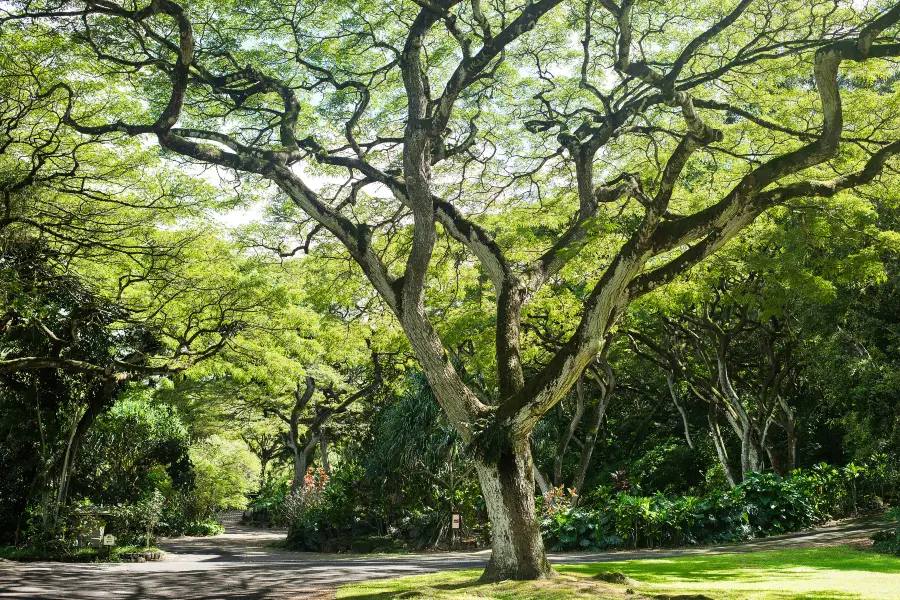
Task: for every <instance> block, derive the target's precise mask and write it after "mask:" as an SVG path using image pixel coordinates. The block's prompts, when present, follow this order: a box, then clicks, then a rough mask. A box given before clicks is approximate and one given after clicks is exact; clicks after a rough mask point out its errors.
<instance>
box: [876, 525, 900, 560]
mask: <svg viewBox="0 0 900 600" xmlns="http://www.w3.org/2000/svg"><path fill="white" fill-rule="evenodd" d="M872 539H873V540H874V541H875V544H874V546H873V547H874V548H875V550H877V551H878V552H884V553H886V554H896V555H897V556H900V527H897V528H896V529H888V530H887V531H879V532H878V533H876V534H875V535H873V536H872Z"/></svg>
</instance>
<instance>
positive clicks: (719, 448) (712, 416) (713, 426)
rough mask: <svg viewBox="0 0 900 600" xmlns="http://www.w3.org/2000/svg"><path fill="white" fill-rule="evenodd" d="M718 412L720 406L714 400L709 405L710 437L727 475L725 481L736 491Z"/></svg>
mask: <svg viewBox="0 0 900 600" xmlns="http://www.w3.org/2000/svg"><path fill="white" fill-rule="evenodd" d="M718 412H719V411H718V404H717V403H716V402H715V401H714V400H713V401H711V402H710V403H709V412H708V413H707V419H708V421H709V435H710V436H712V439H713V444H714V445H715V447H716V456H718V457H719V464H721V465H722V471H724V473H725V481H727V482H728V487H730V488H732V489H734V488H735V487H736V486H737V484H736V483H735V480H734V476H733V475H732V474H731V467H730V466H729V465H728V454H727V452H726V451H725V442H724V440H722V432H721V431H719V422H718Z"/></svg>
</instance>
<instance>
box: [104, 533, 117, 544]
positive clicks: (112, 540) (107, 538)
mask: <svg viewBox="0 0 900 600" xmlns="http://www.w3.org/2000/svg"><path fill="white" fill-rule="evenodd" d="M103 545H104V546H115V545H116V536H114V535H112V534H109V533H107V534H106V535H104V536H103Z"/></svg>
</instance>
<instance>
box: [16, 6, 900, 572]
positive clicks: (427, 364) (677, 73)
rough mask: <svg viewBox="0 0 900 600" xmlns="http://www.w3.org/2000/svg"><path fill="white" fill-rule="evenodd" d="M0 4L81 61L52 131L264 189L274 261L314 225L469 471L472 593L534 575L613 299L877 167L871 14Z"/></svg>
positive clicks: (877, 59)
mask: <svg viewBox="0 0 900 600" xmlns="http://www.w3.org/2000/svg"><path fill="white" fill-rule="evenodd" d="M3 10H4V12H5V16H4V17H3V18H2V22H3V23H4V25H3V26H4V29H6V30H13V29H16V30H20V31H21V30H24V31H26V32H28V33H29V34H30V35H33V36H43V38H44V39H45V40H46V41H45V43H46V45H47V52H48V59H49V60H52V61H68V60H72V58H73V57H77V58H78V59H79V60H78V62H77V63H76V62H73V63H72V64H79V65H80V64H86V65H89V66H88V67H86V68H85V69H83V72H82V73H80V74H78V75H77V76H76V75H75V74H74V73H73V75H72V76H71V78H70V80H69V81H60V80H57V81H53V80H47V81H45V84H46V85H45V91H44V92H43V93H44V94H47V95H49V94H53V95H54V96H53V97H59V98H62V99H64V100H65V102H66V103H67V108H66V109H65V111H64V114H63V120H64V122H65V123H66V124H67V125H68V126H69V127H71V128H72V129H74V130H75V131H77V132H80V133H81V134H83V135H86V136H104V135H119V134H126V135H129V136H148V137H153V138H155V139H156V140H157V141H158V143H159V145H160V146H161V147H162V148H163V149H164V150H165V151H166V152H167V153H168V154H169V155H170V156H173V157H182V159H183V160H185V161H187V162H189V163H192V164H198V163H199V164H201V165H206V166H210V165H212V166H216V167H223V168H225V169H227V170H231V171H234V172H239V173H242V174H249V175H252V176H254V177H255V178H256V179H262V180H266V181H268V182H271V183H272V184H274V186H276V187H277V188H278V190H279V191H280V193H281V194H283V196H284V197H287V198H289V199H290V201H291V202H293V203H294V204H295V205H296V207H298V208H299V210H300V211H302V212H303V213H305V215H306V216H307V217H308V222H304V223H303V225H302V226H301V231H299V232H298V238H300V241H299V242H298V244H297V248H298V249H299V248H306V249H309V248H310V247H311V244H310V242H309V240H311V239H312V237H314V236H321V235H322V234H323V232H327V234H329V235H330V238H331V239H332V240H336V241H337V242H339V243H340V244H341V245H342V246H343V247H344V248H345V249H346V252H347V253H349V255H350V256H351V257H352V258H353V260H354V261H355V262H356V264H357V265H358V267H359V269H361V271H362V272H363V273H364V274H365V276H366V277H367V279H368V280H369V282H370V283H371V285H372V287H373V288H374V290H375V291H376V292H377V294H378V296H379V299H380V301H381V302H383V303H384V305H386V306H387V307H388V309H389V310H390V311H391V312H392V313H393V314H394V315H395V317H396V319H397V321H398V322H399V324H400V326H401V328H402V330H403V332H404V333H405V335H406V337H407V339H408V340H409V343H410V345H411V347H412V350H413V352H414V353H415V355H416V357H417V359H418V361H419V363H420V364H421V367H422V369H423V371H424V373H425V375H426V377H427V378H428V381H429V383H430V385H431V388H432V389H433V391H434V394H435V396H436V398H437V400H438V402H439V403H440V404H441V406H442V407H443V409H444V410H445V411H446V413H447V415H448V417H449V419H450V421H451V423H452V424H453V425H454V426H455V427H456V428H457V429H458V431H459V432H460V434H461V436H462V437H463V439H464V440H465V441H466V442H467V443H469V444H470V446H471V447H472V448H473V449H474V450H475V456H476V457H477V458H476V468H477V471H478V475H479V478H480V481H481V486H482V491H483V494H484V497H485V501H486V504H487V507H488V512H489V514H490V518H491V522H492V531H493V553H492V557H491V561H490V564H489V566H488V568H487V571H486V572H485V578H486V579H503V578H515V579H525V578H540V577H546V576H548V575H550V574H551V573H552V571H551V569H550V566H549V564H548V562H547V560H546V557H545V554H544V549H543V544H542V542H541V538H540V532H539V528H538V523H537V520H536V518H535V509H534V501H533V490H534V481H533V474H532V469H533V467H532V459H531V452H530V442H529V437H530V434H531V431H532V429H533V428H534V426H535V424H536V423H537V422H538V421H539V419H540V418H541V416H542V415H543V414H545V413H546V412H547V411H548V410H549V409H550V408H552V407H553V406H554V404H556V403H557V402H558V401H559V400H560V399H561V398H562V397H563V396H564V395H565V394H566V393H567V392H568V390H569V389H570V388H571V386H572V385H573V384H574V383H575V382H576V381H577V380H578V378H579V377H580V376H581V374H582V372H583V370H584V369H585V367H586V366H587V365H588V364H590V363H591V361H593V360H594V358H595V356H596V355H597V353H598V350H599V349H600V346H601V343H602V340H603V339H604V336H605V335H606V334H607V333H608V332H609V331H610V330H611V328H613V327H614V325H615V323H616V319H617V317H618V316H620V315H621V314H622V313H623V312H624V311H625V309H626V308H627V307H628V305H629V303H630V302H632V301H633V300H635V299H636V298H638V297H640V296H642V295H645V294H647V293H649V292H651V291H652V290H654V289H656V288H658V287H659V286H661V285H663V284H665V283H667V282H670V281H671V280H673V279H674V278H676V277H678V276H679V275H681V274H682V273H684V272H686V271H687V270H689V269H690V268H691V267H692V266H693V265H695V264H697V263H698V262H700V261H702V260H703V259H704V258H706V257H707V256H709V255H710V254H712V253H714V252H716V251H717V250H719V249H720V248H722V247H723V246H724V245H725V244H726V243H727V242H728V241H729V240H731V239H732V238H734V237H735V236H736V235H737V233H738V232H740V231H741V230H742V229H743V228H745V227H746V226H747V225H748V224H750V223H751V222H752V221H753V220H754V219H755V218H756V217H757V216H758V215H760V214H761V213H762V212H764V211H766V210H767V209H768V208H770V207H772V206H775V205H777V204H780V203H787V202H791V201H793V200H795V199H797V198H814V197H817V196H832V195H835V194H838V193H841V192H843V191H844V190H848V189H852V188H855V187H858V186H864V185H866V184H868V183H870V182H871V181H872V180H873V179H875V178H876V177H878V176H879V175H880V173H881V172H882V170H883V169H884V167H885V166H886V165H887V164H888V162H889V161H890V160H892V158H893V157H894V155H895V154H896V153H897V152H900V141H898V140H897V139H895V138H896V135H895V134H896V130H897V122H896V121H897V115H898V114H900V111H897V110H896V103H897V94H896V93H894V88H893V87H892V86H893V84H892V83H891V82H892V81H894V78H895V76H896V72H895V70H894V69H893V67H892V65H891V63H890V61H886V60H884V59H889V58H891V57H895V56H898V55H900V43H897V41H896V31H897V30H896V23H897V21H898V20H900V5H896V4H895V3H893V2H883V1H875V2H871V3H864V4H861V3H859V2H832V1H830V0H829V1H827V2H826V1H819V0H802V1H786V2H785V1H775V0H758V1H754V0H741V1H739V2H726V3H723V2H719V1H704V0H701V1H699V2H693V3H690V4H680V3H667V2H649V1H641V2H636V1H634V0H620V2H619V3H617V2H615V1H613V0H597V1H596V2H594V1H593V0H588V1H587V2H581V1H578V0H572V1H567V2H564V1H563V0H535V1H529V2H524V3H521V4H517V5H511V4H509V3H507V2H501V1H496V2H494V1H490V2H482V1H481V0H470V1H467V2H463V1H460V0H415V1H408V2H400V3H397V2H380V1H378V0H356V1H352V0H351V1H349V2H327V3H323V2H320V1H316V2H305V1H303V0H301V1H299V2H297V1H291V2H288V1H277V0H276V1H272V2H260V3H253V2H235V3H225V4H223V3H220V2H208V1H203V0H197V1H191V2H185V3H184V4H179V3H176V2H174V1H172V0H147V1H144V0H126V1H124V2H113V1H111V0H87V1H74V2H68V1H64V0H62V1H61V0H45V1H41V0H37V1H28V2H12V3H8V4H7V5H5V7H4V9H3ZM853 63H864V64H863V65H862V66H853ZM848 65H849V66H848ZM98 77H99V78H101V80H102V81H103V82H104V83H105V85H106V87H105V88H103V89H98V88H97V87H96V86H95V85H93V83H92V82H94V81H96V79H97V78H98ZM842 95H846V96H848V98H846V99H844V100H846V101H847V103H848V108H844V107H843V106H842ZM845 121H846V123H845ZM845 125H846V126H845ZM192 168H195V167H192ZM604 180H605V183H598V182H599V181H604ZM535 220H537V221H538V223H535ZM301 236H302V237H301ZM439 241H441V242H444V241H446V243H447V244H449V245H457V246H460V247H462V248H464V249H465V254H464V260H462V261H460V263H459V264H458V265H457V266H458V267H459V266H460V265H462V266H463V267H465V266H466V265H468V266H469V268H471V269H474V270H476V271H477V272H478V273H479V274H481V275H483V279H484V281H485V282H486V283H489V284H490V289H488V290H486V291H485V292H484V293H483V294H481V295H480V296H479V303H477V304H475V303H473V304H471V305H470V306H469V308H470V310H481V309H482V307H485V306H489V307H490V308H487V309H485V310H489V311H490V312H491V313H492V315H493V331H494V333H495V335H494V340H495V343H494V344H493V348H492V352H493V356H494V359H493V363H494V364H493V365H492V368H493V370H494V372H493V376H494V381H495V385H493V386H492V388H491V395H490V397H485V396H484V395H483V394H482V395H479V394H477V393H476V391H475V390H473V389H472V388H471V387H470V386H467V385H466V384H465V382H464V380H463V378H462V377H461V376H460V374H459V372H458V369H457V368H456V367H455V366H454V365H453V363H452V362H451V361H450V360H449V358H448V352H447V351H446V348H445V343H444V342H443V341H442V338H441V331H440V327H439V326H438V325H439V324H440V323H439V322H440V317H441V316H442V315H444V314H446V310H447V307H445V306H443V305H441V306H436V305H434V303H433V302H431V299H432V298H433V297H435V296H440V294H439V293H438V292H436V291H435V286H434V285H433V284H434V283H435V282H434V279H433V274H434V269H435V268H436V267H435V264H434V257H435V254H436V245H437V244H438V242H439ZM312 245H314V244H312ZM290 252H291V250H290V249H287V251H286V252H284V253H285V254H289V253H290ZM472 261H477V266H476V265H473V262H472ZM565 282H570V283H571V282H576V283H577V285H572V286H568V287H567V286H565V285H562V284H564V283H565ZM573 290H574V291H573ZM576 292H577V293H576ZM567 294H568V296H567ZM564 296H565V297H564ZM485 298H487V299H488V300H489V302H487V303H485V302H484V300H485ZM573 298H574V299H575V300H577V303H576V307H577V308H576V309H574V310H572V311H571V313H570V315H569V316H570V318H571V319H572V320H573V321H574V323H575V325H574V327H572V328H571V333H570V336H569V338H568V339H567V340H566V342H565V343H564V344H563V345H562V346H561V347H560V348H559V350H557V351H556V352H555V353H554V355H553V356H552V357H550V360H547V361H546V362H544V365H543V366H542V367H540V368H537V369H534V370H531V369H529V368H527V367H528V366H529V365H527V364H525V362H526V359H527V357H529V356H532V354H531V353H530V350H529V349H527V348H523V347H522V339H523V336H522V335H521V328H522V323H523V319H527V318H528V314H529V312H528V311H529V306H530V305H535V304H551V305H552V304H553V303H554V302H560V303H562V302H566V301H569V300H572V299H573ZM436 323H437V325H436ZM526 374H527V377H526Z"/></svg>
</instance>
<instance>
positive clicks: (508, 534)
mask: <svg viewBox="0 0 900 600" xmlns="http://www.w3.org/2000/svg"><path fill="white" fill-rule="evenodd" d="M475 468H476V469H477V471H478V478H479V480H480V481H481V492H482V494H483V495H484V500H485V504H486V505H487V510H488V516H489V517H490V519H491V538H492V548H491V550H492V551H491V560H490V562H489V563H488V566H487V568H486V569H485V571H484V574H483V575H482V576H481V578H482V581H503V580H507V579H515V580H522V579H546V578H549V577H552V576H553V570H552V569H551V568H550V563H549V562H548V561H547V555H546V554H545V553H544V542H543V540H542V539H541V530H540V525H539V523H538V519H537V514H536V513H535V505H534V465H533V463H532V458H531V446H530V442H529V440H527V439H526V440H519V441H517V442H516V443H514V445H513V447H512V448H511V449H509V450H507V451H506V452H503V453H502V454H501V456H500V457H499V459H498V460H497V464H487V463H485V462H482V461H477V462H476V466H475Z"/></svg>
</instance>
